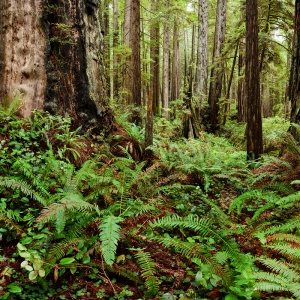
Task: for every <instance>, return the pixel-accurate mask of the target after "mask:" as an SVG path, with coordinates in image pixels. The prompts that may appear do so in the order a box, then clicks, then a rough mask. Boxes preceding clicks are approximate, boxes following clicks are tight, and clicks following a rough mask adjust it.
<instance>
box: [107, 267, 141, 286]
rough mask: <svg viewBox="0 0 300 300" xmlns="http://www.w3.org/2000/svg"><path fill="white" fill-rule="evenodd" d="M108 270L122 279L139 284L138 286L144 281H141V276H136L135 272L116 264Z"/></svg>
mask: <svg viewBox="0 0 300 300" xmlns="http://www.w3.org/2000/svg"><path fill="white" fill-rule="evenodd" d="M108 270H109V272H112V273H116V274H118V275H119V276H121V277H125V278H127V279H129V280H131V281H132V282H135V283H138V284H142V283H143V281H142V280H141V279H140V277H139V276H137V275H136V273H135V272H132V271H130V270H128V269H126V268H124V267H121V266H118V265H116V264H114V265H112V266H108Z"/></svg>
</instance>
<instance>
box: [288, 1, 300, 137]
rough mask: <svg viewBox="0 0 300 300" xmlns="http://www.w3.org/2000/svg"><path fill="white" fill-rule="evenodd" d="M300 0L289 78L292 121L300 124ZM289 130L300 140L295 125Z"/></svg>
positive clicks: (296, 15) (296, 8) (297, 4)
mask: <svg viewBox="0 0 300 300" xmlns="http://www.w3.org/2000/svg"><path fill="white" fill-rule="evenodd" d="M299 66H300V0H296V1H295V25H294V37H293V56H292V64H291V71H290V80H289V100H290V102H291V115H290V122H291V123H295V124H300V111H299V103H298V102H299V94H300V76H299ZM289 132H290V133H291V134H292V135H293V137H294V138H295V139H296V140H298V141H299V140H300V136H299V133H298V132H297V130H296V128H295V127H294V126H290V128H289Z"/></svg>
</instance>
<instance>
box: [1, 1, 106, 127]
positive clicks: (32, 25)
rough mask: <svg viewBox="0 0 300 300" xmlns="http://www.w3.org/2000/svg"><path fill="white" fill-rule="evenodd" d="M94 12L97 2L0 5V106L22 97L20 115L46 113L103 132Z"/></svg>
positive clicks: (103, 105)
mask: <svg viewBox="0 0 300 300" xmlns="http://www.w3.org/2000/svg"><path fill="white" fill-rule="evenodd" d="M99 10H100V7H99V4H98V1H84V0H78V1H60V2H58V1H55V0H48V1H46V0H45V1H42V0H35V1H25V3H23V1H18V0H6V1H1V2H0V11H1V14H0V28H1V31H0V41H1V42H0V77H1V78H0V101H3V100H4V99H5V98H6V97H9V98H13V97H15V96H16V94H18V93H23V94H24V98H25V99H26V101H25V103H24V105H23V107H22V109H21V111H20V113H21V114H22V115H23V116H28V115H30V113H31V111H32V110H33V109H46V110H48V111H50V112H51V113H55V114H56V113H59V114H62V115H69V116H71V117H72V119H73V120H74V121H75V122H77V123H78V124H84V128H83V129H87V128H88V127H89V126H94V125H93V124H96V123H97V124H100V123H102V125H103V126H104V127H107V126H108V124H107V122H104V120H107V121H108V120H109V119H110V121H111V118H110V117H109V118H107V117H108V115H109V113H108V109H107V97H106V91H105V89H106V87H105V74H104V64H103V50H104V49H103V29H102V28H101V25H100V24H101V22H100V19H99V16H100V14H99ZM102 125H101V126H102Z"/></svg>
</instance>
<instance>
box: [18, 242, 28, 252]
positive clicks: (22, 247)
mask: <svg viewBox="0 0 300 300" xmlns="http://www.w3.org/2000/svg"><path fill="white" fill-rule="evenodd" d="M17 247H18V249H19V250H20V251H27V248H26V247H25V246H23V245H22V244H20V243H18V244H17Z"/></svg>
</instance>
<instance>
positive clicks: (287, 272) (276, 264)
mask: <svg viewBox="0 0 300 300" xmlns="http://www.w3.org/2000/svg"><path fill="white" fill-rule="evenodd" d="M257 260H258V261H260V262H261V263H262V264H263V265H265V266H266V267H267V268H269V269H270V270H272V271H273V272H275V273H277V274H280V275H282V276H283V277H284V278H286V279H288V280H289V282H295V281H298V280H299V278H300V276H299V273H298V272H297V271H295V270H293V269H292V268H291V267H293V266H290V265H289V264H287V263H284V262H282V261H278V260H277V259H272V258H263V257H259V258H258V259H257Z"/></svg>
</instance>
